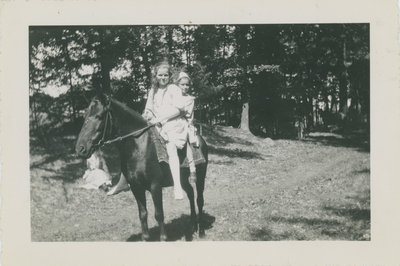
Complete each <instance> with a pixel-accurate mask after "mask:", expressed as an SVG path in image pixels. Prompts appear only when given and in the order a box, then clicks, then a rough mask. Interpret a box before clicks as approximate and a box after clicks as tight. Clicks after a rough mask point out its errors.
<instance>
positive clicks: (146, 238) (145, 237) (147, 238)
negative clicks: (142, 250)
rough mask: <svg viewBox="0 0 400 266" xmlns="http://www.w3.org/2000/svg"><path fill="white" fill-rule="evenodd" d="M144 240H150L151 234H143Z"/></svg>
mask: <svg viewBox="0 0 400 266" xmlns="http://www.w3.org/2000/svg"><path fill="white" fill-rule="evenodd" d="M142 241H144V242H147V241H150V236H149V235H143V234H142Z"/></svg>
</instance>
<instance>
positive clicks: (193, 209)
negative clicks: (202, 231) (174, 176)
mask: <svg viewBox="0 0 400 266" xmlns="http://www.w3.org/2000/svg"><path fill="white" fill-rule="evenodd" d="M182 172H183V171H182ZM188 176H189V174H188V173H186V171H184V172H183V173H182V177H181V185H182V188H183V190H185V192H186V194H187V196H188V198H189V203H190V225H191V228H190V233H191V234H193V233H194V232H196V231H197V229H198V225H197V219H196V207H195V204H194V191H193V188H192V185H191V184H190V183H189V179H188Z"/></svg>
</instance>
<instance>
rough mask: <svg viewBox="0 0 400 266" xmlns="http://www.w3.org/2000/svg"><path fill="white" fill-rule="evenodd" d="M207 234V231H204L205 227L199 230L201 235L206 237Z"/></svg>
mask: <svg viewBox="0 0 400 266" xmlns="http://www.w3.org/2000/svg"><path fill="white" fill-rule="evenodd" d="M205 236H206V233H205V232H204V229H200V231H199V237H200V238H204V237H205Z"/></svg>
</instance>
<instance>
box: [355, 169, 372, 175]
mask: <svg viewBox="0 0 400 266" xmlns="http://www.w3.org/2000/svg"><path fill="white" fill-rule="evenodd" d="M370 172H371V171H370V169H369V168H365V169H362V170H357V171H354V172H353V173H354V174H370Z"/></svg>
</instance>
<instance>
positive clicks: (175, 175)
mask: <svg viewBox="0 0 400 266" xmlns="http://www.w3.org/2000/svg"><path fill="white" fill-rule="evenodd" d="M166 146H167V153H168V157H169V167H170V168H171V174H172V179H173V180H174V189H175V192H178V193H182V187H181V169H180V165H179V157H178V150H177V148H176V146H175V144H174V143H172V142H167V145H166Z"/></svg>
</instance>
